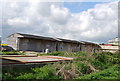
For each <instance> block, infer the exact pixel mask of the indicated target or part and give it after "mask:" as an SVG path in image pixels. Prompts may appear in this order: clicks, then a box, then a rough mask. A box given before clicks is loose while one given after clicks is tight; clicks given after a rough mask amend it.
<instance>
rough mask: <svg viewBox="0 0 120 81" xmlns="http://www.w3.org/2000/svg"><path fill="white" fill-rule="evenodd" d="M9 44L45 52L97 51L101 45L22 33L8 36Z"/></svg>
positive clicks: (26, 49) (18, 48) (17, 47)
mask: <svg viewBox="0 0 120 81" xmlns="http://www.w3.org/2000/svg"><path fill="white" fill-rule="evenodd" d="M7 44H8V46H11V47H12V48H13V49H15V50H19V51H37V52H45V51H46V49H48V50H49V52H53V51H71V52H78V51H86V52H89V53H91V52H97V51H99V49H100V46H99V45H97V44H95V43H91V42H85V41H76V40H68V39H62V38H52V37H43V36H36V35H29V34H22V33H14V34H11V35H9V36H8V40H7Z"/></svg>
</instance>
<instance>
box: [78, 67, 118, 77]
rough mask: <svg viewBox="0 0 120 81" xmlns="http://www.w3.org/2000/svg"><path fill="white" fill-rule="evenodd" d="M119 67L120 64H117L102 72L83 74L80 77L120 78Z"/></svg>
mask: <svg viewBox="0 0 120 81" xmlns="http://www.w3.org/2000/svg"><path fill="white" fill-rule="evenodd" d="M119 69H120V66H118V65H116V66H113V67H111V68H109V69H105V70H103V71H100V72H96V73H93V74H88V75H84V76H81V77H79V78H78V79H119V75H120V73H119V72H118V71H119Z"/></svg>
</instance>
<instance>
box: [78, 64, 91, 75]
mask: <svg viewBox="0 0 120 81" xmlns="http://www.w3.org/2000/svg"><path fill="white" fill-rule="evenodd" d="M76 66H77V70H78V71H79V72H80V73H82V74H89V73H91V72H92V70H91V69H90V67H89V66H87V65H85V64H83V63H80V62H78V63H76Z"/></svg>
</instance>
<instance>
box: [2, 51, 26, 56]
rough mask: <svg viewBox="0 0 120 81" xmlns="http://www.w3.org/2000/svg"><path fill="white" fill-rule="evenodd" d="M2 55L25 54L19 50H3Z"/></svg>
mask: <svg viewBox="0 0 120 81" xmlns="http://www.w3.org/2000/svg"><path fill="white" fill-rule="evenodd" d="M2 55H24V54H23V53H20V52H17V51H9V52H2Z"/></svg>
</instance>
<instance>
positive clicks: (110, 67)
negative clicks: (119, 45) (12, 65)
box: [2, 51, 120, 80]
mask: <svg viewBox="0 0 120 81" xmlns="http://www.w3.org/2000/svg"><path fill="white" fill-rule="evenodd" d="M119 54H120V53H118V52H116V53H110V52H102V53H93V54H89V53H85V52H82V51H80V52H77V53H71V52H65V51H60V52H51V53H48V54H46V55H54V56H65V57H73V58H74V60H73V61H70V62H65V61H62V62H56V63H52V64H46V65H44V66H36V67H31V68H22V69H21V68H16V69H14V71H13V72H7V71H6V70H4V69H3V75H2V76H3V80H7V79H15V80H18V79H33V80H37V79H40V80H46V79H47V80H48V79H49V80H51V79H52V80H56V79H59V80H62V79H70V80H72V79H73V80H74V79H75V80H80V79H81V80H82V79H94V80H96V79H108V80H109V79H112V80H116V79H119V75H120V72H119V71H120V66H119V65H118V64H119V63H120V59H119ZM38 55H41V54H38Z"/></svg>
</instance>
